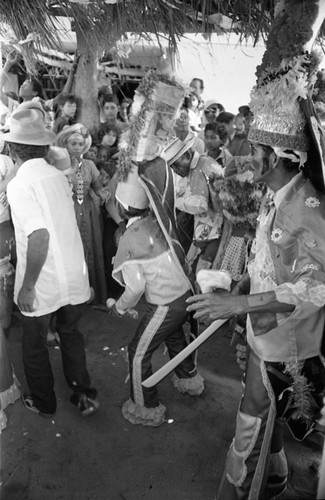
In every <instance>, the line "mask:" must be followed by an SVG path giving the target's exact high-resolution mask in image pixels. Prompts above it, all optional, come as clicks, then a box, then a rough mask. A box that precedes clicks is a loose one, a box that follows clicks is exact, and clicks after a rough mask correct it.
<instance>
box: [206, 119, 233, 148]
mask: <svg viewBox="0 0 325 500" xmlns="http://www.w3.org/2000/svg"><path fill="white" fill-rule="evenodd" d="M209 130H211V131H212V132H215V133H216V134H218V136H219V137H220V140H221V141H222V143H223V144H225V142H226V140H227V137H228V135H227V131H226V129H225V126H224V124H223V123H218V122H217V121H216V122H213V123H207V124H206V126H205V128H204V136H205V134H206V132H208V131H209Z"/></svg>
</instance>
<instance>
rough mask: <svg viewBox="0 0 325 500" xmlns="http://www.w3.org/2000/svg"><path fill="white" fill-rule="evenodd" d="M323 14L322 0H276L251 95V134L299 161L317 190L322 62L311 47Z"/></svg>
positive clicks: (321, 167) (322, 165)
mask: <svg viewBox="0 0 325 500" xmlns="http://www.w3.org/2000/svg"><path fill="white" fill-rule="evenodd" d="M324 17H325V1H324V0H309V1H308V2H306V1H305V0H280V1H279V2H278V3H277V6H276V11H275V19H274V22H273V24H272V28H271V32H270V35H269V37H268V41H267V44H266V52H265V54H264V57H263V60H262V64H261V65H260V66H258V68H257V72H256V76H257V83H256V86H255V87H254V88H253V90H252V93H251V101H250V109H251V111H252V112H253V115H254V120H253V123H252V125H251V128H250V131H249V135H248V139H249V140H250V141H252V142H257V143H260V144H264V145H268V146H271V147H272V148H273V149H274V151H275V152H276V154H277V155H278V156H283V157H289V158H290V159H291V160H292V161H294V162H297V163H298V164H299V166H300V167H301V168H302V169H304V170H305V172H306V175H308V176H309V177H310V178H311V180H312V181H313V182H314V184H315V187H316V188H318V189H324V178H325V162H324V160H325V156H324V151H325V141H324V136H323V134H324V133H323V129H322V127H321V123H320V120H319V119H318V117H317V113H316V112H315V109H314V106H313V104H312V100H311V96H312V93H313V87H314V83H315V80H316V72H317V68H318V65H319V62H320V57H319V55H318V54H317V52H313V51H312V48H313V46H314V42H315V39H316V37H317V35H318V32H319V30H320V27H321V25H322V23H323V20H324ZM311 159H312V161H310V160H311Z"/></svg>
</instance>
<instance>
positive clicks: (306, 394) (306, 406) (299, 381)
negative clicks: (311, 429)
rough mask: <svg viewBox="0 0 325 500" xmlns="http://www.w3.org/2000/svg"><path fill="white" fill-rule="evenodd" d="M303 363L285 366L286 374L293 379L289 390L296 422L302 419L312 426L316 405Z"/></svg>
mask: <svg viewBox="0 0 325 500" xmlns="http://www.w3.org/2000/svg"><path fill="white" fill-rule="evenodd" d="M303 365H304V363H303V361H291V362H290V363H286V364H285V370H284V373H286V374H287V375H290V377H291V378H292V385H291V386H290V387H289V388H288V389H287V390H289V391H291V392H292V398H293V401H292V407H293V408H294V413H293V414H292V418H293V419H294V420H297V419H299V418H300V419H301V420H303V421H304V422H306V423H307V424H310V423H311V422H312V421H313V420H314V417H315V410H314V407H315V404H314V403H313V397H312V394H311V393H312V390H313V385H312V384H311V383H309V382H308V380H307V378H306V377H305V375H303V373H302V368H303Z"/></svg>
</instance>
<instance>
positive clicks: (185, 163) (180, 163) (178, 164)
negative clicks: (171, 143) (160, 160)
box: [171, 152, 191, 177]
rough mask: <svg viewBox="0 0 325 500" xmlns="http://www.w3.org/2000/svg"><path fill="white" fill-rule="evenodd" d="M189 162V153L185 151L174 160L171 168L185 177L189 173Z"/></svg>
mask: <svg viewBox="0 0 325 500" xmlns="http://www.w3.org/2000/svg"><path fill="white" fill-rule="evenodd" d="M190 163H191V155H190V154H189V153H188V152H186V153H184V154H183V155H182V156H181V157H180V158H178V160H176V161H175V162H174V163H173V164H172V165H171V167H172V169H173V170H174V172H175V174H177V175H179V176H180V177H187V176H188V174H189V173H190Z"/></svg>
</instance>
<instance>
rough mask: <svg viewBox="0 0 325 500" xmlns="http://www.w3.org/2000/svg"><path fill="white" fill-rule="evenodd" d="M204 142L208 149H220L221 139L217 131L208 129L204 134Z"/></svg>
mask: <svg viewBox="0 0 325 500" xmlns="http://www.w3.org/2000/svg"><path fill="white" fill-rule="evenodd" d="M204 142H205V146H206V148H207V150H208V151H216V150H218V149H220V146H221V140H220V137H219V135H218V134H217V132H215V131H214V130H207V131H206V132H205V134H204Z"/></svg>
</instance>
